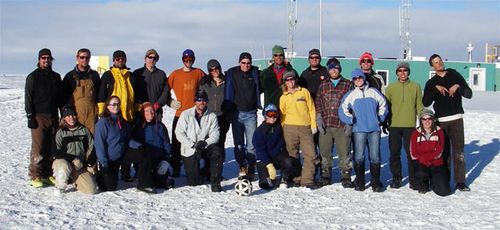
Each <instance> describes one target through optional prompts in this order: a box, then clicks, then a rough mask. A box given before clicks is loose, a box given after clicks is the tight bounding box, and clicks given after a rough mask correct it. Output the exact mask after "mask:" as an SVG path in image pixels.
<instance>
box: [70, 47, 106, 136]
mask: <svg viewBox="0 0 500 230" xmlns="http://www.w3.org/2000/svg"><path fill="white" fill-rule="evenodd" d="M90 56H91V54H90V50H88V49H85V48H83V49H79V50H78V52H77V53H76V66H75V68H74V69H73V70H71V71H69V72H68V73H67V74H66V76H64V79H63V89H64V90H65V99H66V104H72V105H74V106H75V108H76V113H77V114H78V122H79V123H81V124H82V125H84V126H85V127H87V128H88V129H89V130H90V132H91V133H92V135H93V134H94V128H95V123H96V122H97V90H98V89H99V81H100V78H99V74H98V73H97V72H96V71H95V70H93V69H91V68H90V65H89V62H90Z"/></svg>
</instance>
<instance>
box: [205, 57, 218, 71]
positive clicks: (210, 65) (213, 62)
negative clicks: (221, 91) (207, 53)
mask: <svg viewBox="0 0 500 230" xmlns="http://www.w3.org/2000/svg"><path fill="white" fill-rule="evenodd" d="M214 67H215V68H217V69H219V70H221V66H220V63H219V61H217V60H216V59H210V60H209V61H208V62H207V70H208V72H210V69H212V68H214Z"/></svg>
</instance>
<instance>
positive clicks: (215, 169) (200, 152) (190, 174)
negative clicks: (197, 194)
mask: <svg viewBox="0 0 500 230" xmlns="http://www.w3.org/2000/svg"><path fill="white" fill-rule="evenodd" d="M207 102H208V95H207V93H206V92H205V91H203V92H198V93H197V94H196V96H195V104H194V107H192V108H190V109H187V110H185V111H184V112H182V113H181V115H180V117H179V121H178V123H177V127H176V129H175V135H176V136H177V140H179V142H180V143H181V155H182V161H183V162H184V171H185V172H186V176H187V184H188V185H189V186H196V185H200V184H201V183H202V178H203V177H202V175H201V170H200V160H201V159H203V160H204V162H209V165H208V167H209V171H210V184H211V188H212V192H221V191H222V187H221V185H220V180H221V174H222V164H223V161H224V156H223V151H224V150H223V149H222V148H221V147H219V145H218V144H217V143H218V141H219V124H218V122H217V116H216V115H215V114H214V113H212V112H210V110H208V108H207Z"/></svg>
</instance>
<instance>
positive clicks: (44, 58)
mask: <svg viewBox="0 0 500 230" xmlns="http://www.w3.org/2000/svg"><path fill="white" fill-rule="evenodd" d="M40 59H42V60H49V61H51V60H52V57H48V56H43V57H40Z"/></svg>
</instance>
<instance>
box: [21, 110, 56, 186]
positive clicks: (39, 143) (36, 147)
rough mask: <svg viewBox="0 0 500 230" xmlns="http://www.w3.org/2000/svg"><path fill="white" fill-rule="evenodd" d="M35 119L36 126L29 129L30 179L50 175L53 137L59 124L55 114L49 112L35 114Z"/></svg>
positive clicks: (53, 145) (53, 144)
mask: <svg viewBox="0 0 500 230" xmlns="http://www.w3.org/2000/svg"><path fill="white" fill-rule="evenodd" d="M35 119H36V122H37V124H38V127H37V128H36V129H31V153H30V165H29V168H28V170H29V176H30V178H31V179H32V180H33V179H35V178H40V179H41V178H48V177H50V176H52V161H53V159H52V152H53V150H54V149H55V143H54V137H55V134H56V131H57V128H58V124H59V120H58V118H57V116H56V117H54V116H52V115H50V114H37V115H36V116H35Z"/></svg>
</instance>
